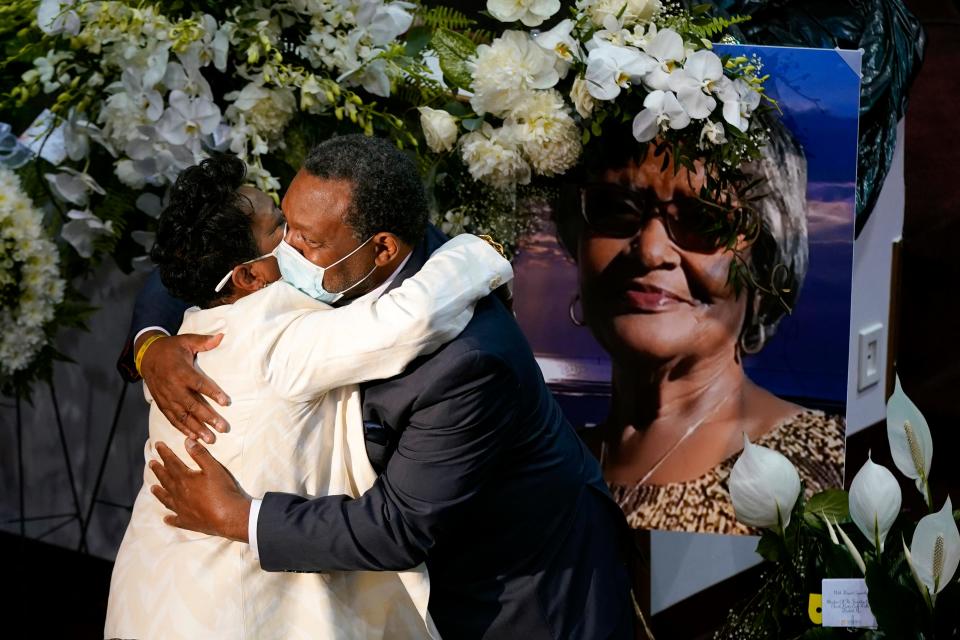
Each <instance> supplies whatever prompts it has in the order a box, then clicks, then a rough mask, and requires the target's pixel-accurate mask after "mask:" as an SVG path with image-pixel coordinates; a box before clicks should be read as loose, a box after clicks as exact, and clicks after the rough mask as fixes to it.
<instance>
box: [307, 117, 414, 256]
mask: <svg viewBox="0 0 960 640" xmlns="http://www.w3.org/2000/svg"><path fill="white" fill-rule="evenodd" d="M303 168H304V169H306V171H307V173H309V174H310V175H313V176H316V177H318V178H324V179H334V180H349V181H350V183H351V185H352V198H351V203H350V208H349V209H348V210H347V214H346V218H345V220H344V223H345V224H346V225H347V226H348V227H350V228H351V229H352V230H353V233H354V236H355V237H356V238H357V240H361V241H362V240H366V239H367V238H369V237H370V236H372V235H373V234H375V233H378V232H381V231H386V232H389V233H392V234H394V235H395V236H397V237H398V238H400V239H401V240H403V241H404V242H406V243H407V244H410V245H413V244H416V243H417V242H418V241H419V240H420V239H421V238H422V237H423V234H424V232H425V231H426V228H427V219H428V217H429V208H428V203H427V194H426V191H425V190H424V187H423V181H422V180H421V179H420V174H419V172H418V171H417V166H416V164H415V163H414V162H413V160H412V159H410V157H409V156H407V154H405V153H403V152H402V151H400V150H399V149H397V148H396V147H395V146H394V145H393V144H391V143H390V142H388V141H386V140H383V139H381V138H374V137H368V136H365V135H362V134H350V135H345V136H336V137H333V138H330V139H329V140H326V141H324V142H321V143H320V144H318V145H317V146H315V147H314V148H313V149H311V150H310V153H309V154H308V155H307V158H306V160H305V161H304V163H303Z"/></svg>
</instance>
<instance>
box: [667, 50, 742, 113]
mask: <svg viewBox="0 0 960 640" xmlns="http://www.w3.org/2000/svg"><path fill="white" fill-rule="evenodd" d="M669 79H670V82H669V84H670V88H671V89H673V90H674V91H675V92H676V93H677V99H678V100H679V101H680V104H682V105H683V108H684V109H685V110H686V112H687V113H688V114H690V117H691V118H696V119H698V120H699V119H701V118H706V117H707V116H708V115H710V114H711V113H712V112H713V110H714V108H716V106H717V101H716V100H715V99H714V98H713V96H712V95H711V92H713V91H715V90H717V89H718V88H719V87H720V86H721V85H722V81H723V80H725V78H724V75H723V63H722V62H720V57H719V56H718V55H717V54H715V53H714V52H712V51H707V50H700V51H696V52H694V53H692V54H690V57H688V58H687V60H686V62H684V63H683V69H679V70H677V71H675V72H673V74H671V75H670V77H669ZM731 124H733V123H731Z"/></svg>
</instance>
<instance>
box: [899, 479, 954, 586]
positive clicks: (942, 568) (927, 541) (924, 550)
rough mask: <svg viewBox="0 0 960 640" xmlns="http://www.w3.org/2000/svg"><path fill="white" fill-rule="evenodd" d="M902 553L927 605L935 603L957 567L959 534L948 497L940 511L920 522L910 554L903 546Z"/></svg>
mask: <svg viewBox="0 0 960 640" xmlns="http://www.w3.org/2000/svg"><path fill="white" fill-rule="evenodd" d="M904 551H905V555H906V558H907V562H908V563H909V564H910V569H911V571H912V572H913V573H914V576H915V578H916V579H917V580H919V581H920V582H921V583H922V584H923V586H924V587H925V588H926V589H927V591H928V593H929V595H930V599H931V602H933V601H935V600H936V597H937V594H938V593H940V592H941V591H943V589H944V587H946V586H947V585H948V584H949V583H950V581H951V580H952V579H953V575H954V574H955V573H956V571H957V566H958V565H960V530H958V529H957V523H956V521H955V520H954V519H953V505H952V504H951V503H950V498H949V497H948V498H947V501H946V502H945V503H944V505H943V508H942V509H941V510H940V511H938V512H937V513H931V514H930V515H928V516H924V517H923V518H921V519H920V522H918V523H917V528H916V529H915V530H914V532H913V541H912V542H911V543H910V550H909V551H907V549H906V544H904Z"/></svg>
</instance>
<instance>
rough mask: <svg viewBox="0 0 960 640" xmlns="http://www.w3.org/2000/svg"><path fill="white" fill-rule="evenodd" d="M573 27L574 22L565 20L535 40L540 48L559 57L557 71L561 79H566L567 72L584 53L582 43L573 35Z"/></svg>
mask: <svg viewBox="0 0 960 640" xmlns="http://www.w3.org/2000/svg"><path fill="white" fill-rule="evenodd" d="M573 27H574V22H573V20H570V19H567V20H563V21H561V22H559V23H558V24H557V25H556V26H555V27H554V28H553V29H550V30H549V31H545V32H544V33H541V34H540V35H538V36H537V37H536V38H534V42H536V43H537V44H538V45H539V46H540V47H542V48H543V49H545V50H547V51H551V52H553V54H554V55H555V56H557V71H558V73H559V74H560V77H561V78H564V77H566V75H567V71H568V70H569V69H570V65H571V64H572V63H573V61H574V60H579V59H581V58H582V57H583V52H582V51H581V50H580V43H579V42H578V41H577V39H576V38H574V37H573V35H572V32H573Z"/></svg>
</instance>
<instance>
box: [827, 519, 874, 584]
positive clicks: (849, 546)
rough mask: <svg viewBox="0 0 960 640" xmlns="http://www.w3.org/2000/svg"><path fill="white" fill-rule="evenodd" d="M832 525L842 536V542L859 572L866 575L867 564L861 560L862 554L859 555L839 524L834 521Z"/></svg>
mask: <svg viewBox="0 0 960 640" xmlns="http://www.w3.org/2000/svg"><path fill="white" fill-rule="evenodd" d="M833 524H834V526H835V527H836V528H837V532H838V533H839V534H840V537H841V538H843V544H845V545H846V547H847V551H849V552H850V555H851V556H852V557H853V561H854V562H855V563H856V564H857V567H858V568H859V569H860V573H862V574H863V575H867V565H866V564H864V562H863V556H861V555H860V552H859V551H857V547H856V545H855V544H853V540H851V539H850V536H848V535H847V534H846V532H845V531H844V530H843V527H841V526H840V525H839V524H837V522H836V521H834V523H833Z"/></svg>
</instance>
